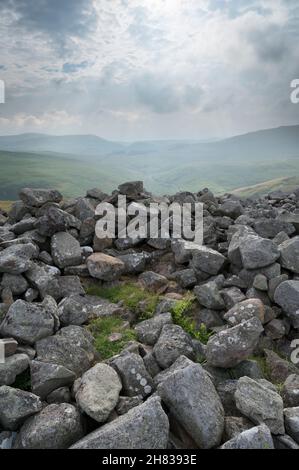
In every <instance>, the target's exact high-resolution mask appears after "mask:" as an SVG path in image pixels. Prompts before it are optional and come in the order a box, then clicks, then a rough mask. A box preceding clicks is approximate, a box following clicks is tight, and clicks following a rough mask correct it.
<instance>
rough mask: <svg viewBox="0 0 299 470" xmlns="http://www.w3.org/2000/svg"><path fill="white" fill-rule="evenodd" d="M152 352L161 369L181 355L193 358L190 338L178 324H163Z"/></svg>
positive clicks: (193, 352)
mask: <svg viewBox="0 0 299 470" xmlns="http://www.w3.org/2000/svg"><path fill="white" fill-rule="evenodd" d="M153 352H154V355H155V358H156V360H157V362H158V364H159V366H160V367H161V368H162V369H167V368H168V367H170V366H171V365H172V364H173V363H174V362H175V361H176V359H177V358H178V357H179V356H181V355H184V356H186V357H188V358H190V359H195V351H194V347H193V344H192V340H191V338H190V336H189V335H188V334H187V333H186V332H185V331H184V330H183V328H181V327H180V326H178V325H164V326H163V328H162V331H161V334H160V336H159V339H158V341H157V343H156V344H155V346H154V349H153Z"/></svg>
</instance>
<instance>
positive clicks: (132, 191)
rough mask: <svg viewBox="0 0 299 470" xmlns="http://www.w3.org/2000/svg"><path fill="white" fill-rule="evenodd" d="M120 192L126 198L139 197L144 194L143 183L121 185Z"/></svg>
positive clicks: (129, 182) (130, 182) (132, 182)
mask: <svg viewBox="0 0 299 470" xmlns="http://www.w3.org/2000/svg"><path fill="white" fill-rule="evenodd" d="M118 190H119V192H120V193H121V194H124V195H126V196H138V195H139V194H141V193H143V181H128V182H127V183H123V184H120V185H119V186H118Z"/></svg>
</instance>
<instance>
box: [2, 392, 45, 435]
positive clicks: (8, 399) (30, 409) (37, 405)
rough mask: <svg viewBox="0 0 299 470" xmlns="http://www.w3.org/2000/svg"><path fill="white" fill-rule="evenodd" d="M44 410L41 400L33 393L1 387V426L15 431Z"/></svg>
mask: <svg viewBox="0 0 299 470" xmlns="http://www.w3.org/2000/svg"><path fill="white" fill-rule="evenodd" d="M41 409H42V402H41V401H40V398H39V397H37V396H36V395H33V393H29V392H24V391H23V390H18V389H16V388H12V387H7V386H6V385H3V386H2V387H0V425H1V426H2V427H3V428H4V429H5V430H7V431H15V430H17V428H18V427H19V426H20V425H21V424H22V423H23V422H24V421H25V420H26V419H27V418H29V417H30V416H32V415H33V414H35V413H38V412H39V411H40V410H41Z"/></svg>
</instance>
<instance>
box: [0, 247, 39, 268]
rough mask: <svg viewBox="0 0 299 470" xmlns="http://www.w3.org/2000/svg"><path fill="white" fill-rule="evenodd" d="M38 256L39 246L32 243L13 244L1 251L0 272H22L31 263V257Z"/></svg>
mask: <svg viewBox="0 0 299 470" xmlns="http://www.w3.org/2000/svg"><path fill="white" fill-rule="evenodd" d="M37 256H38V248H37V247H36V246H34V245H33V244H32V243H24V244H20V245H12V246H10V247H8V248H5V249H4V250H3V251H1V252H0V273H8V274H21V273H23V272H25V271H27V270H28V269H29V268H30V265H31V261H30V260H31V259H32V258H36V257H37Z"/></svg>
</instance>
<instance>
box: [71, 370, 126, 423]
mask: <svg viewBox="0 0 299 470" xmlns="http://www.w3.org/2000/svg"><path fill="white" fill-rule="evenodd" d="M78 381H79V383H78V384H76V401H77V403H78V405H79V407H80V408H81V410H82V411H84V412H85V413H86V414H87V415H88V416H90V417H91V418H93V419H94V420H95V421H97V422H98V423H104V422H105V421H107V419H108V417H109V415H110V413H111V412H112V411H113V410H114V408H115V407H116V405H117V402H118V397H119V392H120V391H121V389H122V384H121V381H120V379H119V377H118V375H117V373H116V372H115V370H114V369H112V367H110V366H108V365H107V364H96V365H95V366H93V367H92V368H91V369H89V370H88V371H87V372H85V373H84V374H83V376H82V377H81V379H78Z"/></svg>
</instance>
